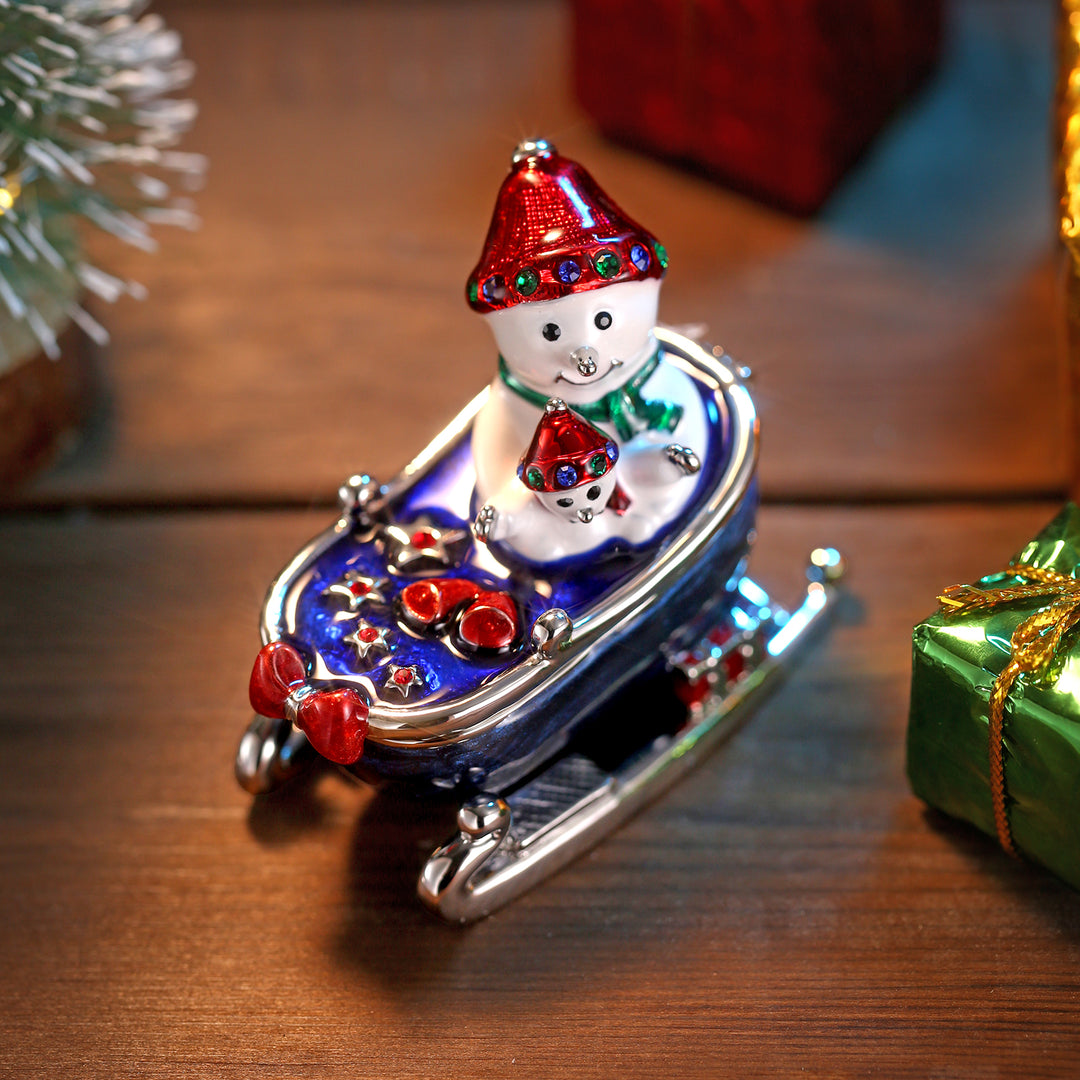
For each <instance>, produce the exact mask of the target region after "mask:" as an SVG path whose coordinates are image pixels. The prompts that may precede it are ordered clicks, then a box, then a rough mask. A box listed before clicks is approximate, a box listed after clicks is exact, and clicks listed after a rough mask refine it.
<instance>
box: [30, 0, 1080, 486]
mask: <svg viewBox="0 0 1080 1080" xmlns="http://www.w3.org/2000/svg"><path fill="white" fill-rule="evenodd" d="M1050 10H1051V5H1050V3H1049V2H1048V0H1037V2H1036V0H1032V2H1027V0H1019V2H1017V0H975V2H967V3H957V4H955V5H954V7H953V15H954V17H953V20H952V21H953V29H954V33H953V35H952V38H951V40H952V44H951V46H950V48H949V52H948V56H947V61H946V64H945V66H944V68H943V70H942V72H941V74H940V76H939V77H938V78H937V79H936V80H935V81H934V83H933V84H932V85H931V87H930V88H929V90H928V91H927V93H925V94H924V95H923V96H922V97H920V98H919V99H918V100H917V101H916V102H914V103H913V104H912V105H911V107H910V108H909V109H908V110H907V111H906V112H905V113H904V114H903V115H902V116H901V117H899V118H898V120H897V122H896V123H895V124H894V125H893V126H892V127H891V128H890V129H889V130H888V131H887V133H886V134H885V135H884V136H883V137H882V139H881V140H880V141H879V142H878V143H877V144H876V146H875V148H874V149H873V150H872V152H871V153H870V154H869V156H868V157H867V159H866V160H865V161H864V162H863V163H862V165H861V166H860V168H859V169H858V170H857V171H856V172H855V173H854V174H853V175H852V176H851V178H850V180H849V181H848V182H847V183H846V184H845V186H844V187H843V188H842V190H841V191H840V192H838V194H837V195H836V197H835V199H834V200H833V202H832V203H831V204H830V206H829V207H828V208H827V209H826V212H825V213H824V214H823V215H822V216H821V217H820V218H818V219H816V220H814V221H809V222H807V221H797V220H794V219H791V218H788V217H785V216H783V215H781V214H778V213H776V212H773V211H770V210H767V209H764V208H762V207H760V206H758V205H756V204H754V203H752V202H750V201H748V200H746V199H744V198H741V197H739V196H736V195H733V194H731V193H728V192H726V191H724V190H723V189H722V188H719V187H717V186H716V185H714V184H712V183H709V182H708V181H706V180H704V179H701V178H698V177H695V176H693V175H689V174H687V173H685V172H680V171H677V170H675V169H673V168H671V167H669V166H667V165H665V164H663V163H661V162H658V161H654V160H650V159H648V158H644V157H641V156H639V155H637V154H634V153H631V152H630V151H628V150H624V149H621V148H619V147H616V146H613V145H610V144H608V143H605V142H603V141H602V140H601V139H600V138H599V137H598V136H597V135H596V133H595V132H594V130H593V129H592V127H591V125H590V124H589V122H588V120H587V118H586V117H584V116H583V115H582V113H581V112H580V110H579V109H578V107H577V106H576V105H575V104H574V102H573V100H572V98H571V94H570V85H571V79H570V77H569V72H570V64H571V58H570V55H569V37H568V19H567V15H566V12H565V11H564V9H563V8H562V7H561V6H560V5H559V4H556V3H553V2H550V0H549V2H541V3H536V4H521V5H507V4H502V3H496V2H494V0H488V2H479V3H470V4H445V5H444V4H432V3H409V4H401V5H391V4H345V3H324V2H316V0H309V2H306V3H304V4H303V5H283V4H270V5H266V4H261V5H257V4H240V5H236V4H220V5H211V4H195V5H191V4H185V3H172V4H170V5H168V7H167V9H166V12H167V14H168V16H169V18H170V20H171V22H172V23H174V24H175V25H176V26H177V27H178V28H179V29H180V30H182V31H183V33H184V36H185V41H186V47H187V51H188V52H189V53H190V55H191V56H192V57H193V58H194V59H195V60H196V62H197V63H198V65H199V72H200V73H199V76H198V79H197V82H196V84H195V86H194V93H195V95H196V96H197V97H198V99H199V102H200V105H201V109H202V112H201V116H200V118H199V121H198V125H197V127H196V130H195V132H194V134H193V136H192V138H191V146H192V148H194V149H198V150H201V151H205V152H206V153H207V154H208V155H209V157H210V159H211V163H212V164H211V171H210V176H209V182H208V186H207V188H206V190H205V191H204V192H203V193H201V194H200V195H199V199H198V204H199V208H200V211H201V213H202V215H203V217H204V220H205V225H204V228H203V230H202V231H201V232H200V233H197V234H176V235H174V234H168V235H163V237H162V241H163V243H162V250H161V252H160V254H159V255H158V256H156V257H154V258H148V257H146V256H145V255H142V254H141V253H138V252H131V253H129V252H125V251H118V250H116V248H115V246H106V245H102V244H95V245H94V248H95V253H96V254H97V255H99V257H100V260H101V261H103V262H104V263H105V264H106V265H107V266H109V267H110V268H112V269H113V270H115V271H117V272H119V273H122V274H126V275H130V276H133V277H136V278H138V279H141V280H143V281H145V282H146V283H147V284H148V286H149V288H150V294H151V298H150V299H149V300H148V301H147V302H146V303H144V304H136V303H134V302H129V303H125V304H122V305H121V306H118V307H116V308H115V309H112V310H110V311H109V312H108V313H107V321H108V323H109V325H110V327H111V329H112V331H113V335H114V344H113V348H112V352H111V355H110V357H109V359H108V362H107V367H106V371H105V375H106V377H107V379H108V384H109V386H110V388H111V390H110V397H109V399H108V400H107V401H106V402H105V403H104V405H103V407H102V409H101V412H100V416H99V418H98V421H97V423H96V425H95V426H94V427H93V428H92V429H91V432H90V434H89V436H88V438H87V440H86V442H85V443H84V445H83V447H82V448H81V451H80V453H79V454H78V455H77V456H73V457H72V458H71V459H69V461H68V463H67V464H66V466H64V467H62V468H58V469H56V470H54V471H53V472H51V473H50V474H49V475H47V476H45V477H43V478H42V479H41V480H40V481H39V482H38V483H37V484H35V485H34V486H32V487H30V488H28V489H25V490H24V491H22V492H21V493H18V494H16V495H14V496H10V497H9V498H14V499H15V500H16V501H19V502H21V504H23V505H28V504H39V505H40V504H57V503H65V502H69V501H72V500H76V501H85V502H121V503H131V502H136V503H146V504H158V503H162V502H180V503H184V502H187V503H205V502H216V503H224V504H229V503H236V502H245V503H251V502H252V501H260V502H271V503H278V502H290V503H299V504H301V505H305V504H307V503H308V502H309V501H318V502H323V503H325V502H326V501H328V500H329V499H331V498H332V497H333V493H334V492H335V490H336V488H337V485H338V483H339V482H340V480H341V478H342V477H344V476H346V475H349V474H350V473H352V472H354V471H356V470H357V469H361V468H363V469H367V470H369V471H371V472H373V473H375V474H376V475H380V476H388V475H390V474H391V473H393V472H394V471H396V470H397V468H399V467H400V466H401V464H402V463H403V462H404V461H406V460H407V459H408V458H409V457H410V456H411V455H412V454H413V453H414V452H415V451H416V450H417V449H418V448H419V447H420V446H422V445H424V443H426V441H427V439H428V437H429V436H430V434H431V432H432V431H434V430H437V429H438V428H439V427H440V426H441V425H442V424H443V423H444V422H445V421H446V420H448V419H449V418H450V417H451V416H452V415H453V414H454V413H455V412H456V411H457V409H458V408H459V407H460V406H461V405H462V404H463V403H464V401H466V400H467V399H468V398H469V397H471V396H472V394H473V393H474V392H475V391H476V390H477V389H478V388H479V387H480V386H482V385H483V384H484V383H485V382H487V381H488V379H489V378H490V377H491V375H492V373H493V369H494V355H493V350H492V345H491V343H490V340H489V337H488V335H487V332H486V329H485V327H484V326H483V325H482V322H481V320H480V319H479V318H477V317H476V316H475V315H473V314H471V313H470V312H469V311H468V310H467V309H466V307H465V305H464V303H463V289H464V282H465V279H466V276H467V274H468V272H469V270H470V269H471V267H472V265H473V263H474V262H475V260H476V257H477V255H478V253H479V248H480V244H481V241H482V239H483V236H484V233H485V231H486V228H487V224H488V220H489V215H490V213H491V207H492V204H493V201H494V196H495V191H496V189H497V187H498V184H499V182H500V181H501V178H502V176H503V175H504V173H505V170H506V167H507V163H508V157H509V151H510V148H511V147H512V146H513V144H514V142H515V141H516V140H517V139H518V138H520V137H521V136H523V135H525V134H529V133H535V132H538V131H542V132H546V133H548V134H549V135H550V136H551V137H552V138H553V139H555V140H556V141H557V143H558V144H559V145H560V146H561V147H562V148H563V149H564V150H565V151H566V152H567V153H570V154H572V155H575V156H577V157H579V158H580V159H581V160H583V161H584V162H586V163H587V164H588V167H589V168H590V169H591V170H592V171H593V172H594V173H595V174H596V175H597V177H598V178H599V179H600V181H601V182H602V183H604V184H605V185H607V186H608V187H609V188H610V189H611V190H612V192H613V193H614V194H615V195H616V196H617V198H618V199H619V201H620V202H621V203H623V204H624V205H625V206H626V208H627V209H628V210H629V211H630V212H632V213H633V214H634V215H635V216H637V217H639V218H641V219H642V220H644V221H645V222H646V223H647V224H648V225H649V227H650V228H652V229H653V230H654V231H655V232H656V233H657V234H658V235H659V236H660V237H662V239H663V241H664V243H665V245H666V246H667V248H668V250H669V251H670V253H671V256H672V266H671V271H670V274H669V278H668V281H667V283H666V285H665V289H664V299H663V304H662V308H661V314H662V317H663V318H665V319H666V320H667V321H669V322H671V323H675V324H688V323H704V324H706V325H707V327H708V333H709V335H710V337H711V339H712V340H713V341H714V342H720V343H721V344H723V345H725V346H726V347H727V348H728V349H729V350H731V351H732V352H733V353H734V354H735V355H736V356H738V357H739V358H740V360H741V361H742V362H744V363H747V364H749V365H751V366H752V367H753V368H754V369H755V370H756V371H757V375H758V383H757V392H758V401H759V404H760V408H761V412H762V416H763V419H764V424H765V431H766V440H767V442H766V453H765V456H764V458H763V461H762V466H761V475H762V483H763V490H764V493H765V496H766V497H767V498H773V499H793V498H794V499H807V498H811V499H823V498H830V497H840V498H844V497H850V496H857V497H867V496H869V497H874V496H884V497H895V496H903V497H908V496H913V495H920V494H924V493H933V494H950V493H951V494H956V493H960V494H978V493H1005V494H1015V493H1023V492H1031V491H1035V492H1042V493H1046V492H1053V491H1055V490H1058V489H1061V488H1063V485H1064V479H1065V473H1066V469H1065V461H1064V452H1063V450H1062V437H1063V435H1062V433H1063V426H1064V420H1063V417H1062V415H1061V411H1062V410H1061V401H1062V399H1061V397H1060V396H1059V395H1058V393H1057V389H1058V386H1059V380H1060V379H1061V378H1062V377H1063V376H1062V370H1061V361H1060V358H1059V355H1058V350H1057V341H1056V336H1055V331H1054V327H1055V318H1056V313H1055V307H1054V305H1055V299H1054V292H1055V290H1054V266H1053V259H1052V245H1051V239H1050V233H1051V225H1052V207H1051V196H1050V186H1049V179H1048V165H1049V161H1050V155H1049V153H1048V150H1047V140H1048V137H1049V120H1048V117H1049V112H1048V103H1049V94H1050V42H1051V35H1050V18H1049V13H1050ZM808 446H812V447H814V451H815V452H814V453H812V454H808V453H807V452H806V448H807V447H808Z"/></svg>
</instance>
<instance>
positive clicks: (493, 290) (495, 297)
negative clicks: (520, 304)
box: [483, 274, 506, 304]
mask: <svg viewBox="0 0 1080 1080" xmlns="http://www.w3.org/2000/svg"><path fill="white" fill-rule="evenodd" d="M483 291H484V299H485V300H486V301H487V302H488V303H489V304H497V303H498V302H499V301H500V300H505V299H506V282H505V281H503V276H502V274H492V275H491V277H489V278H488V279H487V281H485V282H484V290H483Z"/></svg>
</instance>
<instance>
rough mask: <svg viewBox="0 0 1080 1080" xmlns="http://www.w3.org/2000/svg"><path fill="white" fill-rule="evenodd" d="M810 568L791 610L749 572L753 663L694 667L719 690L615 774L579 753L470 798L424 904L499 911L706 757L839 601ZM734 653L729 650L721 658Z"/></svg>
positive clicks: (461, 916)
mask: <svg viewBox="0 0 1080 1080" xmlns="http://www.w3.org/2000/svg"><path fill="white" fill-rule="evenodd" d="M839 565H840V566H842V564H839ZM815 569H816V568H815ZM807 576H808V577H809V578H811V580H810V583H809V584H808V586H807V590H806V598H805V600H804V601H803V602H802V604H801V605H800V606H799V607H798V608H796V609H795V610H794V611H793V612H791V613H790V614H789V613H787V612H786V611H783V610H782V609H780V608H777V607H775V606H773V605H772V604H771V603H770V602H769V600H768V597H767V596H766V595H765V593H764V592H763V591H762V590H761V589H760V587H759V586H757V585H755V584H754V583H753V582H751V581H749V579H743V584H744V585H745V586H746V589H745V590H742V589H740V591H741V592H743V593H744V595H748V599H747V601H746V603H745V607H744V608H740V611H741V617H740V618H739V619H738V620H735V622H734V628H735V629H737V630H742V631H743V633H741V634H733V637H732V641H734V642H735V647H738V648H739V649H740V650H741V651H742V652H743V657H744V660H745V668H744V671H743V673H742V675H740V676H739V677H738V678H737V680H735V681H733V682H732V681H730V680H726V679H723V678H718V679H717V680H716V682H715V683H714V682H713V676H714V674H716V672H712V673H711V672H709V671H705V670H703V669H701V668H699V669H698V670H696V671H695V672H693V675H694V677H695V678H701V677H706V678H708V679H709V685H710V687H711V688H712V689H711V691H710V692H709V694H708V695H707V696H706V697H705V698H704V700H702V701H700V702H698V703H697V704H696V705H694V706H693V707H692V708H691V712H690V718H689V720H688V721H687V724H686V726H685V727H683V729H682V730H681V731H680V732H679V733H678V734H677V735H675V736H661V737H659V738H657V739H656V740H655V741H654V742H653V743H652V744H651V745H650V746H649V747H647V748H646V749H645V750H644V751H642V752H641V753H639V754H637V755H633V756H632V757H631V758H630V759H629V760H628V761H627V762H625V763H624V764H623V765H622V766H620V767H619V768H618V769H616V770H615V771H613V772H611V773H604V772H602V771H601V770H600V769H599V768H597V766H595V765H594V764H593V763H592V762H591V761H589V760H588V759H586V758H583V757H581V756H580V755H570V756H568V757H565V758H561V759H559V760H557V761H555V762H554V763H553V764H552V765H550V766H549V767H548V768H547V769H546V770H545V771H544V772H543V773H541V774H540V776H539V777H537V778H536V779H534V780H531V781H529V783H527V784H526V785H524V786H523V787H521V788H519V789H518V790H517V791H515V792H513V793H512V794H510V795H507V796H506V797H505V798H498V797H496V796H492V795H482V796H478V797H477V798H476V799H473V800H471V801H470V802H469V803H467V804H466V805H465V806H464V807H463V808H462V811H461V813H460V814H459V816H458V833H457V835H456V836H454V837H452V838H451V839H450V840H449V841H448V842H447V843H446V844H444V845H443V846H442V847H440V848H438V849H437V850H436V851H435V852H434V853H433V854H432V856H431V858H430V859H429V860H428V862H427V865H426V866H425V867H424V870H423V872H422V874H421V875H420V880H419V881H418V883H417V893H418V895H419V897H420V899H421V900H422V901H423V903H424V904H426V905H427V906H428V907H429V908H431V909H432V910H433V911H435V912H436V913H437V914H439V915H440V916H442V917H443V918H444V919H446V920H448V921H449V922H455V923H468V922H473V921H475V920H476V919H480V918H483V917H484V916H485V915H489V914H491V912H493V911H495V910H496V909H498V908H500V907H502V906H503V905H504V904H506V903H507V902H509V901H510V900H513V899H514V898H515V897H517V896H519V895H521V894H522V893H523V892H525V891H526V890H528V889H530V888H532V886H533V885H535V884H537V883H538V882H539V881H541V880H543V879H544V878H546V877H548V876H549V875H551V874H553V873H555V871H557V870H559V869H561V868H562V867H563V866H565V865H566V864H567V863H569V862H571V861H572V860H573V859H575V858H577V857H578V856H579V855H581V854H583V853H584V852H585V851H587V850H589V849H590V848H591V847H593V846H594V845H595V844H596V843H598V842H599V841H600V840H601V839H603V838H604V837H605V836H606V835H608V833H610V832H612V831H613V830H614V829H616V828H617V827H618V826H619V825H621V824H622V823H623V822H624V821H626V820H627V819H628V818H629V817H631V816H632V815H633V814H635V813H636V812H637V811H638V810H639V809H641V807H642V806H644V805H645V804H646V803H648V802H651V801H652V800H653V799H655V798H656V797H657V796H658V795H660V794H661V793H662V792H664V791H666V790H667V789H668V788H669V787H670V786H671V785H672V784H674V783H675V782H676V781H677V780H678V779H679V778H680V777H682V776H683V775H684V774H685V773H686V772H688V771H689V770H690V769H691V768H693V767H694V766H695V765H697V764H698V763H699V762H700V761H701V760H702V759H703V758H704V757H705V756H706V755H707V754H708V753H709V752H710V751H711V750H713V749H714V748H715V747H716V746H718V745H719V744H720V743H721V742H723V741H724V739H726V738H727V737H728V736H729V735H731V734H732V733H733V732H734V731H735V730H736V729H737V728H738V726H739V725H740V723H741V722H742V720H743V719H744V718H745V715H746V713H747V711H748V708H749V706H750V704H751V703H752V702H754V701H755V700H756V699H757V698H759V697H760V696H761V694H762V691H763V690H764V689H765V688H766V687H767V686H768V685H769V684H771V683H773V682H774V681H775V680H776V678H777V677H778V676H779V675H780V674H781V673H782V672H783V671H784V670H785V669H786V667H787V666H788V665H789V663H790V661H791V658H792V656H793V654H794V652H795V648H796V646H798V645H801V644H803V643H805V642H806V641H807V639H808V638H809V636H810V634H811V632H812V631H813V630H815V629H816V628H817V627H818V626H819V625H820V624H821V623H822V621H823V619H824V616H825V614H826V612H827V611H828V610H830V609H831V607H832V602H833V600H834V599H835V597H836V595H837V590H836V587H835V585H834V584H833V582H835V581H836V580H837V577H831V578H830V579H829V580H828V581H825V582H822V581H820V580H814V578H815V575H814V574H812V573H811V572H810V570H808V572H807ZM749 597H753V600H752V601H751V600H750V599H749ZM762 598H764V603H763V602H762ZM731 628H732V627H729V629H731ZM747 631H749V633H747ZM705 643H706V644H707V639H706V642H705ZM748 643H749V644H748ZM730 651H731V650H730V649H724V650H720V652H719V653H718V659H720V658H722V656H727V655H730ZM676 666H679V667H681V666H682V665H681V664H678V663H677V664H676ZM715 667H719V664H718V665H715ZM683 670H684V671H685V670H686V669H685V668H683Z"/></svg>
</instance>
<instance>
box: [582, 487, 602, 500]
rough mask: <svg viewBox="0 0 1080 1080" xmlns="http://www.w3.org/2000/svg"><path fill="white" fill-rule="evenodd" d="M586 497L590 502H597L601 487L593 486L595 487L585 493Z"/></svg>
mask: <svg viewBox="0 0 1080 1080" xmlns="http://www.w3.org/2000/svg"><path fill="white" fill-rule="evenodd" d="M585 495H586V497H587V498H588V500H589V502H596V500H597V499H599V498H600V485H599V484H593V486H592V487H591V488H589V490H588V491H586V492H585Z"/></svg>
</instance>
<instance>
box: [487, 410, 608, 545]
mask: <svg viewBox="0 0 1080 1080" xmlns="http://www.w3.org/2000/svg"><path fill="white" fill-rule="evenodd" d="M618 459H619V448H618V447H617V446H616V444H615V441H614V440H613V439H609V438H608V437H607V436H606V435H605V434H604V433H603V432H602V431H600V430H598V429H597V428H595V427H593V425H592V424H590V423H589V422H588V421H587V420H584V419H582V418H581V417H580V416H577V415H576V414H575V413H574V412H573V411H572V410H571V409H569V408H567V405H566V402H564V401H562V400H560V399H559V398H552V399H551V400H549V401H548V403H547V405H546V406H545V407H544V413H543V415H542V416H541V417H540V422H539V423H538V424H537V425H536V431H535V432H534V433H533V437H532V442H530V443H529V447H528V449H527V450H526V451H525V453H524V454H523V455H522V457H521V460H520V461H519V462H518V467H517V477H518V480H519V482H520V484H519V487H518V489H517V495H518V498H517V499H515V500H514V502H513V504H512V506H511V507H509V508H505V507H504V508H503V509H502V512H500V508H499V507H497V506H495V505H493V504H491V503H488V504H485V506H484V507H483V508H482V509H481V511H480V513H479V514H478V515H477V520H476V523H475V526H474V532H475V534H476V537H477V539H479V540H482V541H483V542H485V543H488V542H491V541H505V542H507V543H508V544H509V545H510V546H511V547H512V548H513V549H514V550H515V551H517V552H518V554H520V555H523V556H525V557H526V558H529V559H534V560H538V561H547V560H550V559H552V558H562V557H564V556H566V555H567V554H573V553H575V552H577V551H579V550H582V548H583V546H584V547H585V548H586V549H588V548H594V547H596V546H598V545H599V544H600V543H602V542H603V541H605V540H608V539H610V538H611V537H612V536H617V535H618V534H619V529H618V527H617V525H613V522H614V521H615V520H617V519H618V518H619V517H621V516H622V515H623V514H625V513H626V511H627V510H628V509H629V506H630V502H629V499H628V497H627V496H626V493H625V492H624V491H623V490H622V489H621V488H620V487H619V485H618V481H617V479H616V471H615V463H616V461H618ZM507 511H509V512H507ZM604 514H607V515H608V516H607V517H603V515H604Z"/></svg>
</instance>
